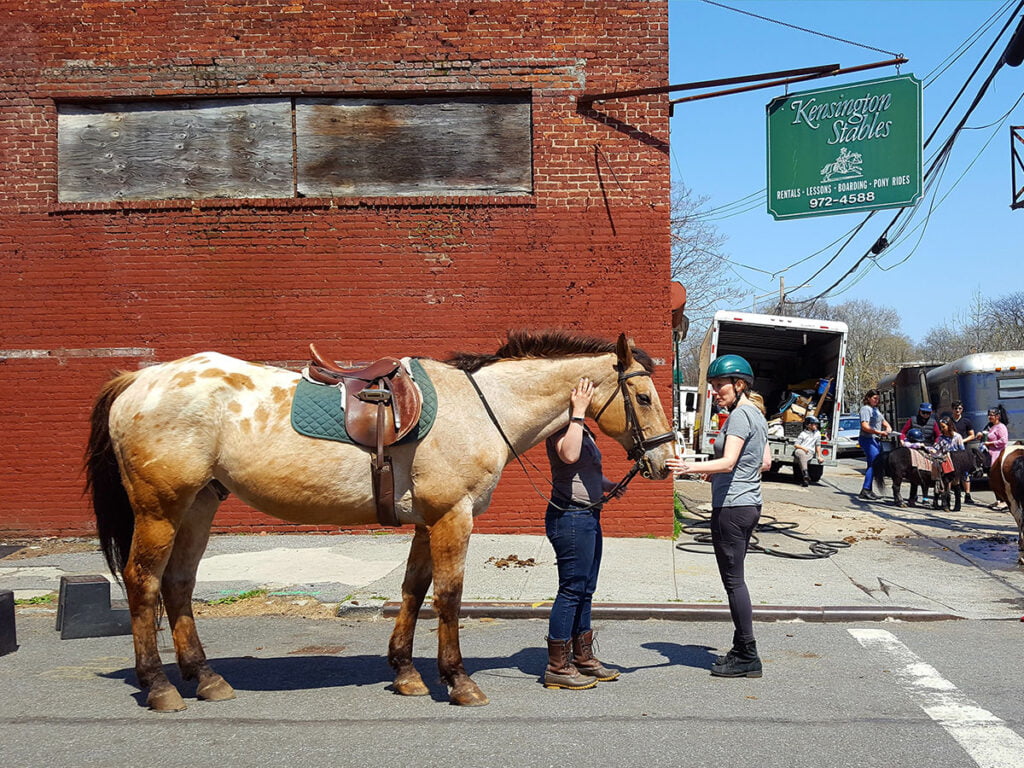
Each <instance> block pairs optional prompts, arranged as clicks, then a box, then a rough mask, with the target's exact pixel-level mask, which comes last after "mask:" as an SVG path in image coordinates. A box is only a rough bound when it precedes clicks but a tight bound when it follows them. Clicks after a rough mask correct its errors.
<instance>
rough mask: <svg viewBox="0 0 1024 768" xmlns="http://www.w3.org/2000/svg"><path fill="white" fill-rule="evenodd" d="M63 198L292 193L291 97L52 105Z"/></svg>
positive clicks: (187, 196)
mask: <svg viewBox="0 0 1024 768" xmlns="http://www.w3.org/2000/svg"><path fill="white" fill-rule="evenodd" d="M57 120H58V124H57V125H58V129H57V135H58V164H57V167H58V196H59V199H60V200H61V201H63V202H91V201H106V200H166V199H172V198H185V199H202V198H210V197H235V198H244V197H293V196H294V195H295V191H294V174H293V170H292V156H293V150H292V125H291V122H292V121H291V100H290V99H266V98H261V99H230V100H228V99H224V100H220V99H217V100H195V101H164V102H103V103H97V104H89V105H83V104H60V105H58V112H57Z"/></svg>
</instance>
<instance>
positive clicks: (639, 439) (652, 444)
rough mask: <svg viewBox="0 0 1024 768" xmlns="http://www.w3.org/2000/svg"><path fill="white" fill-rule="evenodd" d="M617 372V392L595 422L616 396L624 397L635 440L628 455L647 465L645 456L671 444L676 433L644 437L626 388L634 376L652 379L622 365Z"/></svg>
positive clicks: (630, 431)
mask: <svg viewBox="0 0 1024 768" xmlns="http://www.w3.org/2000/svg"><path fill="white" fill-rule="evenodd" d="M615 370H616V371H618V373H619V380H618V383H617V385H616V387H615V390H614V391H613V392H612V393H611V395H609V396H608V399H607V400H606V401H605V403H604V405H602V406H601V409H600V410H599V411H598V412H597V415H596V416H594V421H600V419H601V414H602V413H604V412H605V411H606V410H608V406H609V405H611V404H612V401H613V400H615V396H616V395H618V394H621V395H622V404H623V407H624V409H625V411H626V428H627V429H629V434H630V437H632V438H633V447H632V448H630V449H629V450H628V451H627V452H626V455H627V456H628V457H629V458H630V459H632V460H633V461H634V462H637V463H640V462H644V463H646V461H645V459H644V454H646V453H647V452H648V451H650V450H651V449H653V448H657V447H658V446H659V445H664V444H665V443H670V442H672V441H673V440H675V439H676V436H675V433H673V432H665V433H663V434H660V435H655V436H654V437H644V429H643V427H641V426H640V419H638V418H637V416H636V406H635V405H634V404H633V398H632V397H631V396H630V394H629V389H628V388H627V387H626V381H627V380H629V379H632V378H633V377H634V376H647V377H650V375H651V374H650V372H649V371H633V372H632V373H626V371H625V369H624V368H623V367H622V365H621V364H617V365H616V366H615ZM641 474H643V476H644V477H646V478H647V479H648V480H649V479H651V475H650V466H647V468H646V470H645V471H644V472H642V473H641Z"/></svg>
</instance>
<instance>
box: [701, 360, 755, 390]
mask: <svg viewBox="0 0 1024 768" xmlns="http://www.w3.org/2000/svg"><path fill="white" fill-rule="evenodd" d="M708 378H709V379H743V380H744V381H745V382H747V384H753V383H754V369H753V368H751V367H750V363H748V362H747V361H746V360H744V359H743V358H742V357H740V356H739V355H722V356H721V357H716V358H715V359H714V360H712V361H711V365H709V366H708Z"/></svg>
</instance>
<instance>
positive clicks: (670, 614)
mask: <svg viewBox="0 0 1024 768" xmlns="http://www.w3.org/2000/svg"><path fill="white" fill-rule="evenodd" d="M400 609H401V603H398V602H387V603H384V605H383V607H382V609H381V615H382V616H383V617H384V618H394V617H395V616H397V615H398V612H399V610H400ZM550 612H551V603H550V602H543V603H520V602H511V601H492V602H464V603H463V604H462V610H461V612H460V614H459V615H460V616H461V617H462V618H467V619H484V618H489V619H546V618H547V617H548V614H549V613H550ZM591 614H592V616H593V618H595V619H599V620H614V619H619V620H630V621H643V620H645V619H662V620H663V621H729V620H730V616H729V607H728V606H725V605H702V604H687V603H594V605H593V608H592V610H591ZM420 618H421V619H433V618H436V614H435V612H434V608H433V606H430V605H424V606H423V607H422V608H421V609H420ZM963 618H964V617H963V616H957V615H955V614H951V613H938V612H936V611H928V610H924V609H921V608H906V607H901V606H881V605H880V606H874V605H853V606H817V607H814V606H806V607H805V606H785V605H760V606H755V607H754V620H755V621H807V622H820V623H824V622H847V621H885V620H887V619H888V620H898V621H951V620H960V619H963Z"/></svg>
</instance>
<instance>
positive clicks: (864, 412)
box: [857, 389, 892, 501]
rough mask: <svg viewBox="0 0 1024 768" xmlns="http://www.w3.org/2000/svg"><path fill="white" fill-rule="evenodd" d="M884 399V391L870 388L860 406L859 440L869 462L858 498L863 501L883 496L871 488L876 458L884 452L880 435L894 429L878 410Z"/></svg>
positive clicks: (874, 499) (884, 434)
mask: <svg viewBox="0 0 1024 768" xmlns="http://www.w3.org/2000/svg"><path fill="white" fill-rule="evenodd" d="M881 399H882V393H881V392H879V391H878V390H877V389H869V390H868V391H867V392H865V393H864V400H863V401H862V402H863V405H862V406H861V408H860V437H858V438H857V442H858V443H859V444H860V447H861V450H862V451H864V458H865V460H866V461H867V463H868V468H867V471H866V472H865V473H864V487H863V488H861V489H860V493H859V494H858V495H857V498H858V499H860V500H861V501H878V500H879V499H880V498H881V497H880V496H878V495H877V494H876V493H875V492H874V491H873V490H871V482H872V480H874V479H875V475H874V471H873V469H872V467H873V466H874V463H875V459H877V458H878V454H879V453H881V452H882V446H881V444H880V443H879V441H878V438H880V437H888V436H889V433H890V432H891V431H892V427H891V426H889V422H888V421H886V420H885V417H883V416H882V412H881V411H880V410H878V402H879V400H881Z"/></svg>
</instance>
